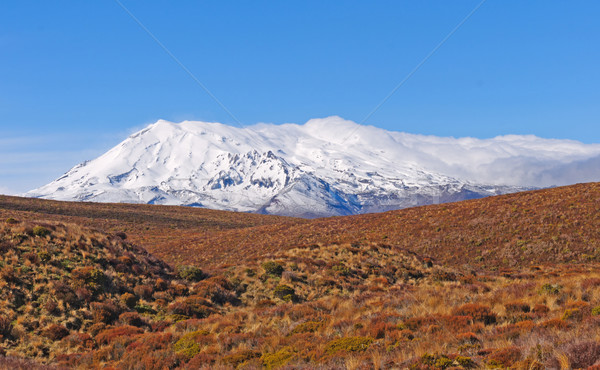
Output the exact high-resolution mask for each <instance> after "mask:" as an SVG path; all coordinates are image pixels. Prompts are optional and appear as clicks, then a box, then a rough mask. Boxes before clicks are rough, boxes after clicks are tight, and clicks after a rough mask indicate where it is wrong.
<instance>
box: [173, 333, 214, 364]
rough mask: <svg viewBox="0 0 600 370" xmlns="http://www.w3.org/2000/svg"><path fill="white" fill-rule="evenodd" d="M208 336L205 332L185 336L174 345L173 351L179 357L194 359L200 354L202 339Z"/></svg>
mask: <svg viewBox="0 0 600 370" xmlns="http://www.w3.org/2000/svg"><path fill="white" fill-rule="evenodd" d="M205 335H206V332H205V331H204V330H199V331H194V332H191V333H187V334H185V335H183V336H182V337H181V338H179V340H178V341H177V342H175V344H174V345H173V350H174V351H175V353H177V354H178V355H182V356H184V357H187V358H188V359H190V358H192V357H194V356H195V355H197V354H198V353H199V352H200V345H199V343H198V342H200V341H201V339H202V337H204V336H205Z"/></svg>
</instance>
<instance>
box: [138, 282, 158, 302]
mask: <svg viewBox="0 0 600 370" xmlns="http://www.w3.org/2000/svg"><path fill="white" fill-rule="evenodd" d="M133 292H134V293H135V295H137V296H138V297H142V298H144V299H150V298H152V293H153V292H154V288H153V287H152V286H151V285H148V284H144V285H137V286H136V287H135V288H133Z"/></svg>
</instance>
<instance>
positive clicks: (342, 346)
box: [325, 337, 373, 354]
mask: <svg viewBox="0 0 600 370" xmlns="http://www.w3.org/2000/svg"><path fill="white" fill-rule="evenodd" d="M371 343H373V339H372V338H368V337H346V338H338V339H334V340H332V341H330V342H329V343H327V345H326V346H325V352H327V353H328V354H334V353H337V352H358V351H365V350H366V349H367V348H369V346H370V345H371Z"/></svg>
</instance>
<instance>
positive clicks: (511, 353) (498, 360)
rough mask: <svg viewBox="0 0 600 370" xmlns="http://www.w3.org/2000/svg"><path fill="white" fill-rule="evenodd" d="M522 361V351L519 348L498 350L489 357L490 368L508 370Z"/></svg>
mask: <svg viewBox="0 0 600 370" xmlns="http://www.w3.org/2000/svg"><path fill="white" fill-rule="evenodd" d="M520 359H521V350H520V349H519V348H517V347H508V348H502V349H498V350H496V351H494V352H492V354H490V355H489V356H488V359H487V360H488V363H487V364H488V366H490V367H492V368H507V367H510V366H512V365H513V364H514V363H515V362H517V361H519V360H520Z"/></svg>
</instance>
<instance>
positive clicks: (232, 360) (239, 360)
mask: <svg viewBox="0 0 600 370" xmlns="http://www.w3.org/2000/svg"><path fill="white" fill-rule="evenodd" d="M260 355H261V353H260V352H258V351H253V350H249V349H245V350H241V351H239V352H236V353H233V354H231V355H227V356H224V357H223V358H222V360H221V361H222V362H223V363H224V364H226V365H231V366H233V367H234V368H237V367H238V366H240V365H243V364H244V363H246V362H248V361H249V360H252V359H255V358H258V357H260Z"/></svg>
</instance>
